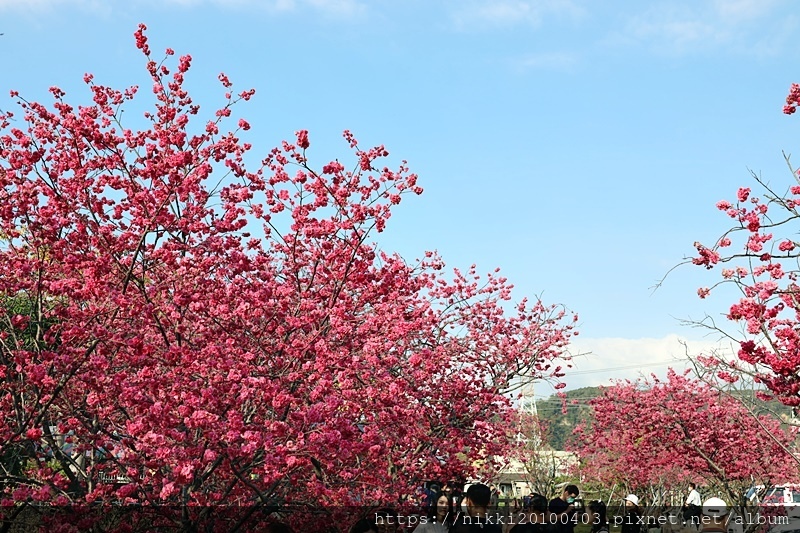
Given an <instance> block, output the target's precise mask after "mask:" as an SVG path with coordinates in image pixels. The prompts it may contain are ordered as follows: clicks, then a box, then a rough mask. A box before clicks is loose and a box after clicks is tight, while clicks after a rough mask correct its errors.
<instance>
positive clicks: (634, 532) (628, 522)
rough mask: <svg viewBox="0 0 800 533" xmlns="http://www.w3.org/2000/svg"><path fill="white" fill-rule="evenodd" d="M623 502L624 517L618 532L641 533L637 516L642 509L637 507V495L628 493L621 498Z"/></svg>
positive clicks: (638, 516) (641, 529)
mask: <svg viewBox="0 0 800 533" xmlns="http://www.w3.org/2000/svg"><path fill="white" fill-rule="evenodd" d="M622 501H623V503H624V504H625V517H624V519H623V521H622V526H621V528H620V533H641V532H642V531H643V528H642V524H641V522H640V521H639V518H640V517H641V516H642V510H641V509H640V508H639V497H638V496H636V495H635V494H628V495H627V496H625V498H623V500H622Z"/></svg>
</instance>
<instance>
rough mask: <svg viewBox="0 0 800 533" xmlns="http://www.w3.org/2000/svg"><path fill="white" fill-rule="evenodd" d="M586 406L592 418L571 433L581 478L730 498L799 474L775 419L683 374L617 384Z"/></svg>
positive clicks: (787, 438)
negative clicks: (717, 492) (704, 490)
mask: <svg viewBox="0 0 800 533" xmlns="http://www.w3.org/2000/svg"><path fill="white" fill-rule="evenodd" d="M707 363H708V364H713V362H712V361H707ZM728 377H730V378H732V376H728ZM732 379H733V378H732ZM591 405H592V410H593V414H594V417H593V419H592V420H591V424H590V425H589V426H588V427H582V428H579V430H578V431H577V438H578V442H577V450H578V453H579V455H580V457H581V459H582V464H583V470H582V472H583V474H584V475H586V476H588V477H589V478H590V479H594V480H598V481H600V482H602V483H604V484H605V485H606V486H613V485H614V484H615V483H622V484H623V485H625V486H627V488H628V489H629V490H634V491H635V490H637V489H639V490H641V489H643V488H651V487H661V488H667V489H669V488H680V487H685V486H686V483H687V482H689V481H695V482H696V481H698V480H699V479H704V480H705V481H706V482H707V483H708V484H713V485H714V486H719V487H725V489H726V490H730V491H731V495H733V496H736V495H737V494H739V495H740V494H741V493H740V492H738V491H739V490H740V489H742V490H743V489H746V488H747V487H750V486H752V485H754V484H756V485H757V484H759V483H760V484H764V485H769V484H770V483H769V482H770V481H777V480H779V479H781V480H782V479H792V478H793V476H797V475H798V465H797V463H796V462H795V461H794V460H793V459H792V457H791V455H790V452H789V451H788V450H789V449H790V446H791V443H792V441H793V438H794V437H793V435H791V434H790V433H788V432H787V431H784V430H783V429H782V428H781V427H780V423H779V422H778V420H776V419H775V418H772V417H768V416H758V417H756V416H754V415H753V414H751V412H750V411H748V410H747V409H746V408H745V407H744V406H743V405H742V404H741V403H739V401H738V400H736V399H734V398H732V397H730V396H727V395H726V394H725V393H722V392H720V391H719V390H717V389H715V388H713V387H711V386H710V385H708V384H706V383H704V382H702V381H699V380H694V379H690V378H689V377H688V376H687V375H686V374H678V373H676V372H674V371H672V370H670V371H669V373H668V376H667V378H666V380H659V379H657V378H655V377H653V378H652V379H651V380H644V381H639V382H630V381H625V382H620V383H617V384H615V385H613V386H610V387H607V388H605V389H604V390H603V393H602V395H601V396H599V397H598V398H596V399H594V400H592V402H591ZM729 498H730V497H729ZM736 498H737V501H738V496H736ZM731 501H733V500H731Z"/></svg>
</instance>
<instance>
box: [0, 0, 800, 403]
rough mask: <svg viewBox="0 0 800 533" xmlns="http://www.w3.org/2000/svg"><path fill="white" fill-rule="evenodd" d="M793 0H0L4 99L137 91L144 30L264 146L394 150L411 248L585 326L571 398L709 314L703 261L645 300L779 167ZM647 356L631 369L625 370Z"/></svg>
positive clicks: (663, 359)
mask: <svg viewBox="0 0 800 533" xmlns="http://www.w3.org/2000/svg"><path fill="white" fill-rule="evenodd" d="M793 7H794V4H792V3H790V2H788V1H780V0H774V1H770V0H730V1H721V0H720V1H708V0H693V1H676V0H669V1H664V2H657V1H653V2H646V1H625V2H623V1H620V2H595V1H589V0H572V1H570V0H539V1H533V0H530V1H528V0H493V1H492V0H486V1H483V0H463V1H436V0H426V1H422V0H419V1H417V0H408V1H402V0H391V1H389V0H386V1H384V0H374V1H366V0H365V1H359V0H274V1H269V0H264V1H255V0H252V1H250V0H229V1H225V0H217V1H202V0H159V1H140V0H127V1H115V0H108V1H80V0H25V1H22V0H0V32H3V33H4V35H3V36H2V37H0V46H2V47H3V57H4V61H3V71H2V74H1V75H0V93H2V95H3V96H0V107H2V108H4V109H9V108H10V109H13V105H12V104H11V103H10V100H9V99H8V97H7V96H5V95H7V94H8V90H10V89H16V90H18V91H20V93H21V94H22V95H24V96H25V97H26V98H28V99H33V100H42V101H49V97H48V95H47V88H48V87H49V86H51V85H59V86H60V87H61V88H62V89H65V90H66V91H67V93H68V98H74V99H76V100H79V101H86V100H88V96H87V95H88V93H87V91H86V89H85V88H84V86H83V83H82V77H83V74H84V72H91V73H93V74H94V75H95V81H96V82H97V83H102V84H108V85H112V86H116V87H120V88H122V87H125V86H128V85H131V84H142V85H144V86H145V87H146V86H147V85H148V84H147V78H146V72H145V71H144V68H143V66H144V65H143V60H142V57H141V55H140V54H139V52H138V51H137V50H136V49H135V46H134V40H133V36H132V34H133V32H134V31H135V29H136V26H137V24H138V23H139V22H144V23H146V24H147V25H148V28H149V29H148V35H149V37H150V44H151V48H152V49H153V51H154V55H155V56H156V57H158V56H159V53H160V51H162V50H163V49H165V48H167V47H171V48H174V49H175V51H176V53H177V54H179V55H180V54H185V53H189V54H191V55H192V56H193V58H194V60H193V68H192V71H191V72H190V75H189V78H188V84H189V88H190V90H191V91H192V93H193V96H194V99H195V101H196V102H197V103H200V104H201V105H203V106H204V108H205V109H206V110H208V111H209V112H210V111H212V110H213V109H215V106H216V105H218V104H219V103H220V102H221V101H222V93H223V91H222V89H221V88H220V86H219V83H218V82H217V79H216V76H217V74H218V73H219V72H223V71H224V72H225V73H226V74H227V75H228V76H229V77H230V79H231V80H232V81H233V82H234V87H235V88H238V89H246V88H250V87H253V88H255V89H256V91H257V92H256V97H255V98H254V99H253V100H252V101H251V102H250V103H248V104H245V105H244V106H241V107H240V108H239V109H238V113H240V114H241V115H242V116H245V117H246V118H247V119H248V120H249V121H250V123H251V125H252V126H253V129H252V130H251V131H250V132H249V134H250V135H249V137H248V138H247V140H248V141H250V142H252V143H253V144H254V146H255V150H254V151H255V153H266V152H267V151H268V150H269V149H270V148H271V147H272V146H274V145H276V144H278V143H279V142H280V141H281V140H282V139H284V138H291V137H292V135H293V132H294V131H295V130H299V129H308V130H309V131H310V137H311V145H312V146H311V147H312V151H311V157H312V161H316V162H317V163H319V164H322V163H324V162H326V161H327V160H330V159H332V158H335V157H346V156H347V155H348V152H347V151H348V149H347V146H346V144H345V143H344V141H343V140H342V139H341V131H342V130H344V129H350V130H351V131H353V132H354V133H355V135H356V137H357V138H358V139H359V140H360V141H361V143H362V145H364V146H367V145H374V144H385V145H386V146H387V148H388V149H389V151H390V152H391V154H392V158H393V160H394V161H400V160H401V159H406V160H408V162H409V165H410V167H411V169H412V170H413V171H414V172H416V173H417V174H419V175H420V185H422V186H423V187H424V188H425V193H424V194H423V195H422V196H421V197H417V198H413V199H408V200H407V201H406V202H404V203H403V204H402V205H401V206H400V207H399V209H398V210H397V211H396V213H395V215H394V216H393V218H392V220H391V222H390V225H389V227H388V229H387V231H386V232H385V234H383V235H382V236H381V239H380V243H381V245H382V246H383V247H384V248H385V249H387V250H394V251H398V252H399V253H401V254H402V255H404V256H405V257H407V258H409V259H414V258H416V257H419V256H421V255H422V252H423V251H424V250H426V249H436V250H438V251H439V252H440V254H441V255H442V256H443V257H444V259H445V261H446V262H447V263H448V265H450V266H459V267H468V266H469V265H470V264H472V263H477V265H478V267H479V270H482V271H490V270H493V269H494V268H495V267H498V266H499V267H501V269H502V271H503V272H504V273H505V275H506V276H507V277H508V278H509V279H510V280H512V281H513V282H514V284H515V285H516V287H517V289H516V296H517V297H519V298H521V297H522V296H524V295H528V296H532V297H533V296H537V295H540V296H541V297H542V298H543V299H544V300H545V301H546V302H550V303H563V304H565V305H566V306H568V307H569V308H570V309H572V310H574V311H576V312H577V313H578V314H579V315H580V317H581V340H580V342H579V343H578V344H577V349H579V350H581V351H591V352H593V355H591V356H586V357H583V358H580V359H579V360H577V361H576V365H577V368H576V373H575V374H574V376H573V378H572V379H570V378H569V377H568V378H567V382H568V385H569V387H570V388H574V387H577V386H582V385H587V384H597V383H599V382H605V381H607V380H608V378H611V377H630V376H635V374H636V373H637V372H638V371H639V369H640V368H641V369H642V370H644V371H646V372H651V371H652V372H656V373H659V374H661V373H663V371H664V369H665V368H666V366H667V364H668V361H670V360H671V359H672V358H673V357H680V356H681V355H682V354H683V348H682V346H681V345H680V344H679V343H678V338H683V339H688V340H690V341H694V343H693V344H692V346H693V347H694V348H696V349H698V350H699V349H701V348H702V347H703V346H705V342H706V340H704V338H703V336H702V332H700V331H698V330H694V329H689V328H686V327H682V326H680V325H679V323H678V319H679V318H687V317H692V318H695V317H700V316H702V314H703V313H709V314H712V315H718V314H719V313H722V312H723V311H724V307H725V303H726V302H725V301H723V300H722V299H721V298H716V299H715V298H713V297H712V298H711V299H710V300H707V301H701V300H699V299H698V298H697V296H696V289H697V288H698V287H699V286H702V285H708V284H709V283H710V282H712V281H713V280H714V279H716V278H715V277H714V275H713V274H712V275H711V276H709V275H708V274H707V273H706V272H704V271H702V270H701V269H698V268H696V267H694V268H693V267H689V266H686V267H683V268H680V269H678V271H677V272H674V273H673V274H671V275H670V276H669V277H668V278H667V280H666V283H665V284H664V286H663V287H662V288H661V289H659V290H658V291H656V292H655V293H653V292H652V290H651V287H652V286H653V285H654V283H655V282H656V281H657V280H658V279H659V278H661V277H662V276H663V275H664V274H666V272H667V271H668V270H669V269H670V268H671V267H672V266H674V265H675V264H677V263H679V262H680V261H681V260H682V258H684V257H685V256H687V255H689V254H691V253H692V252H693V248H692V243H693V242H694V241H696V240H699V241H701V242H706V243H708V244H711V243H712V242H713V241H714V240H715V238H716V237H717V236H718V235H719V234H720V233H721V232H722V231H723V230H724V229H725V228H726V225H727V223H728V220H727V219H726V218H725V217H724V215H722V214H721V213H718V212H717V211H716V209H715V208H714V204H715V203H716V202H717V201H718V200H721V199H723V198H733V197H734V195H735V191H736V189H737V188H738V187H739V186H741V185H750V184H751V181H752V180H751V179H750V177H749V170H748V169H752V170H754V171H756V172H758V173H760V174H762V175H763V176H764V177H765V178H767V179H768V180H769V181H771V182H772V183H773V184H774V185H775V186H776V187H778V188H779V189H781V188H783V187H784V184H785V185H789V180H791V175H790V174H789V172H788V170H787V168H786V165H785V163H784V161H783V159H782V155H781V151H782V150H785V151H787V152H791V151H792V150H793V149H794V147H795V142H794V141H795V139H796V134H797V130H798V127H800V124H798V123H797V119H796V118H794V117H792V118H790V117H787V116H785V115H783V114H782V113H781V108H782V105H783V102H784V98H785V95H786V93H787V90H788V88H789V85H790V83H791V82H793V81H800V69H798V68H797V67H798V59H797V58H796V45H795V46H792V44H793V41H794V42H796V39H793V37H795V36H796V35H797V33H798V31H799V30H800V28H799V27H798V22H799V20H800V19H798V16H797V15H795V14H794V11H795V10H794V9H793ZM637 364H641V367H640V368H635V367H636V365H637Z"/></svg>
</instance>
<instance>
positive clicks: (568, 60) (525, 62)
mask: <svg viewBox="0 0 800 533" xmlns="http://www.w3.org/2000/svg"><path fill="white" fill-rule="evenodd" d="M577 63H578V57H577V56H576V55H575V54H571V53H568V52H543V53H538V54H528V55H526V56H523V57H520V58H518V59H516V60H514V64H515V66H517V67H518V68H520V69H522V70H528V69H544V70H570V69H571V68H572V67H574V66H575V65H576V64H577Z"/></svg>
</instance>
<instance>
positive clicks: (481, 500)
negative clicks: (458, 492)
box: [453, 483, 503, 533]
mask: <svg viewBox="0 0 800 533" xmlns="http://www.w3.org/2000/svg"><path fill="white" fill-rule="evenodd" d="M491 500H492V491H491V489H490V488H489V487H487V486H486V485H484V484H483V483H475V484H473V485H470V487H469V488H468V489H467V495H466V497H465V498H464V501H465V502H466V504H467V505H466V507H467V516H464V517H462V519H461V520H459V521H458V524H456V525H455V527H454V528H453V531H454V533H478V532H479V533H503V528H502V527H501V526H500V524H499V523H498V521H497V516H496V513H493V514H489V504H490V503H491Z"/></svg>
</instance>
